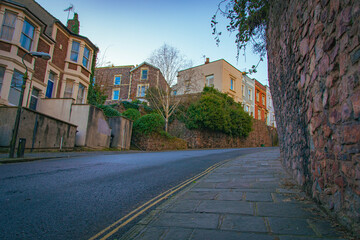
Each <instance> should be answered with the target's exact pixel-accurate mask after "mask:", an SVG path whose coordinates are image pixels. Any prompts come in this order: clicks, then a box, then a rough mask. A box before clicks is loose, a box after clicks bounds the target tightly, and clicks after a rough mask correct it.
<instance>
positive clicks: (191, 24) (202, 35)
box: [36, 0, 268, 85]
mask: <svg viewBox="0 0 360 240" xmlns="http://www.w3.org/2000/svg"><path fill="white" fill-rule="evenodd" d="M36 1H37V2H38V3H39V4H40V5H42V6H43V7H44V8H45V9H46V10H47V11H48V12H50V13H51V14H52V15H53V16H54V17H56V18H58V19H59V20H60V21H62V22H63V23H64V24H65V25H66V20H67V16H68V13H67V12H64V9H66V8H68V7H69V6H70V4H73V5H74V10H75V12H77V13H78V14H79V20H80V35H83V36H86V37H88V38H89V39H90V40H91V41H92V42H93V43H94V44H95V45H97V46H98V47H99V49H100V52H101V54H104V56H105V58H106V60H107V61H110V62H112V63H113V64H114V65H116V66H117V65H135V64H140V63H142V62H143V61H146V59H147V58H148V57H149V56H150V54H151V52H152V51H153V50H155V49H157V48H159V47H160V46H161V45H162V44H164V43H167V44H169V45H171V46H174V47H176V48H177V49H179V50H180V52H181V53H182V54H183V55H184V56H186V57H187V58H188V59H190V60H192V61H193V64H194V66H197V65H201V64H203V63H204V57H203V56H204V55H205V56H206V57H209V58H210V61H214V60H218V59H221V58H223V59H225V60H226V61H228V62H229V63H230V64H232V65H233V66H234V67H236V68H238V69H239V70H241V71H243V70H246V69H249V68H251V66H252V65H254V64H256V63H257V62H258V59H259V58H258V56H256V55H253V54H252V51H251V48H250V47H249V48H248V50H247V52H246V58H245V57H244V56H242V54H241V56H240V58H239V61H237V60H236V46H235V42H234V41H235V33H232V34H230V33H228V32H226V24H227V20H226V19H224V18H222V17H220V16H219V18H218V20H219V22H220V23H219V24H220V25H219V29H220V30H221V31H222V36H221V42H220V46H219V47H217V46H216V43H215V40H214V38H213V36H212V34H211V33H212V30H211V27H210V21H211V17H212V15H213V14H214V13H215V11H216V9H217V4H218V3H219V2H220V0H192V1H191V0H182V1H173V0H152V1H149V0H132V1H129V0H117V1H115V0H102V1H98V0H62V1H58V0H36ZM72 15H73V14H72V13H71V14H70V18H72ZM251 77H255V78H256V79H257V80H259V81H260V82H261V83H263V84H267V85H268V81H267V79H268V76H267V62H266V60H265V61H264V62H262V63H260V65H259V68H258V73H256V74H253V75H251Z"/></svg>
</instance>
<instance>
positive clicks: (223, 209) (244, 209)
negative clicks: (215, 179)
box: [196, 200, 254, 215]
mask: <svg viewBox="0 0 360 240" xmlns="http://www.w3.org/2000/svg"><path fill="white" fill-rule="evenodd" d="M196 211H197V212H207V213H238V214H247V215H253V214H254V206H253V204H252V203H250V202H243V201H221V200H204V201H202V202H201V203H200V205H199V206H198V207H197V209H196Z"/></svg>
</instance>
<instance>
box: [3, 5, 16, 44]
mask: <svg viewBox="0 0 360 240" xmlns="http://www.w3.org/2000/svg"><path fill="white" fill-rule="evenodd" d="M16 17H17V15H16V14H15V13H12V12H9V11H5V14H4V20H3V23H2V26H1V35H0V38H1V39H4V40H8V41H11V40H12V38H13V35H14V30H15V23H16Z"/></svg>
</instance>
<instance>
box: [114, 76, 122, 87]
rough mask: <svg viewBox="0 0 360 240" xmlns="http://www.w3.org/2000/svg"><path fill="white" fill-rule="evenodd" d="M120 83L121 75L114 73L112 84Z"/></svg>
mask: <svg viewBox="0 0 360 240" xmlns="http://www.w3.org/2000/svg"><path fill="white" fill-rule="evenodd" d="M120 84H121V75H115V76H114V85H120Z"/></svg>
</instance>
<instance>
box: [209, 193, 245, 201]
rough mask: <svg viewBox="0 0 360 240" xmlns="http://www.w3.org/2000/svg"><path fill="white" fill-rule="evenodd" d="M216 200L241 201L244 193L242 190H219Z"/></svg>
mask: <svg viewBox="0 0 360 240" xmlns="http://www.w3.org/2000/svg"><path fill="white" fill-rule="evenodd" d="M216 199H217V200H225V201H242V200H244V193H243V192H234V191H232V192H219V193H218V195H217V197H216Z"/></svg>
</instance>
